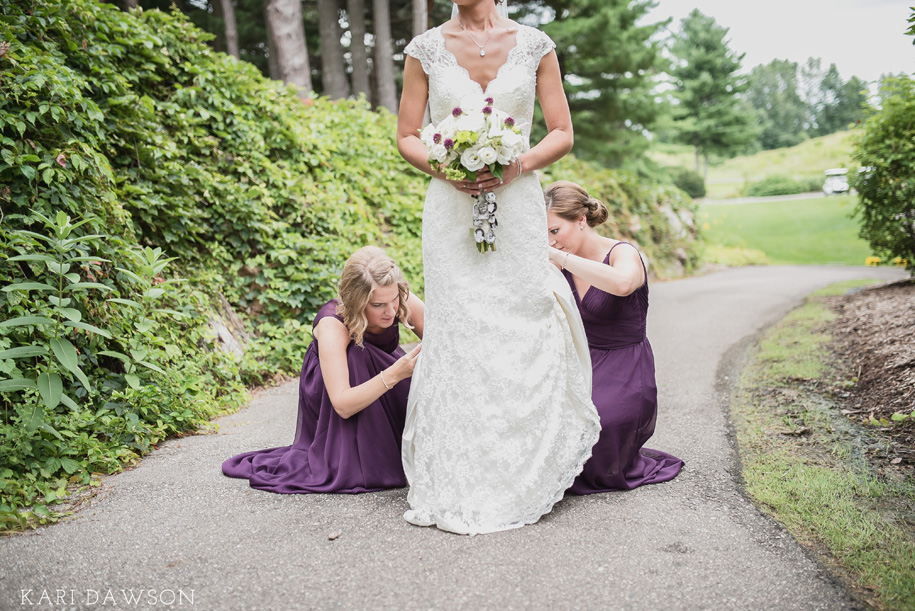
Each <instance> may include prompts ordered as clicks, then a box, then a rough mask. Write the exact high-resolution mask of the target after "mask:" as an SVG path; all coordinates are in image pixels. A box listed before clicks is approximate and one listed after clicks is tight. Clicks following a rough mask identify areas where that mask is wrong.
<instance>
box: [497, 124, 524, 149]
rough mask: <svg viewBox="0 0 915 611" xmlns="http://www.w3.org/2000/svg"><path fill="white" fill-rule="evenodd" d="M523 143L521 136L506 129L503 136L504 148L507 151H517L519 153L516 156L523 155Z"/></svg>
mask: <svg viewBox="0 0 915 611" xmlns="http://www.w3.org/2000/svg"><path fill="white" fill-rule="evenodd" d="M522 143H523V140H522V139H521V135H520V134H517V133H515V132H513V131H512V130H510V129H506V130H505V132H504V133H503V134H502V147H503V148H505V149H507V150H510V151H514V150H517V151H518V152H517V153H516V154H521V145H522Z"/></svg>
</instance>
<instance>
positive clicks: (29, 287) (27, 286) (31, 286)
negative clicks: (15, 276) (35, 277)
mask: <svg viewBox="0 0 915 611" xmlns="http://www.w3.org/2000/svg"><path fill="white" fill-rule="evenodd" d="M53 290H55V289H54V287H53V286H51V285H49V284H45V283H44V282H17V283H16V284H8V285H7V286H5V287H3V292H4V293H9V292H10V291H53Z"/></svg>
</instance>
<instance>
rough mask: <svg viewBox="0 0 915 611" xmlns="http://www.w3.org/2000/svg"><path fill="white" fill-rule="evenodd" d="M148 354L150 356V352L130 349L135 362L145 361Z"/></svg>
mask: <svg viewBox="0 0 915 611" xmlns="http://www.w3.org/2000/svg"><path fill="white" fill-rule="evenodd" d="M147 354H149V350H144V349H141V350H134V349H133V348H131V349H130V356H132V357H133V360H135V361H141V360H143V359H145V358H146V355H147Z"/></svg>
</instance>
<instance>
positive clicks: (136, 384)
mask: <svg viewBox="0 0 915 611" xmlns="http://www.w3.org/2000/svg"><path fill="white" fill-rule="evenodd" d="M124 379H125V380H127V383H128V384H130V387H131V388H133V389H134V390H137V389H138V388H140V378H139V377H138V376H136V375H134V374H132V373H125V374H124Z"/></svg>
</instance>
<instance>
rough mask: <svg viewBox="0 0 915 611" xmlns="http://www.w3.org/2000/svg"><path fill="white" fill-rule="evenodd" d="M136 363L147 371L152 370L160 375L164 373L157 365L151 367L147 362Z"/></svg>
mask: <svg viewBox="0 0 915 611" xmlns="http://www.w3.org/2000/svg"><path fill="white" fill-rule="evenodd" d="M137 363H139V364H140V365H143V366H144V367H146V368H147V369H152V370H153V371H158V372H159V373H161V374H164V373H165V371H163V370H162V368H161V367H159V366H158V365H153V364H152V363H150V362H149V361H139V360H138V361H137Z"/></svg>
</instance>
